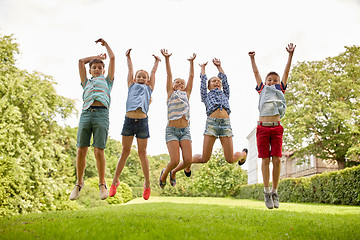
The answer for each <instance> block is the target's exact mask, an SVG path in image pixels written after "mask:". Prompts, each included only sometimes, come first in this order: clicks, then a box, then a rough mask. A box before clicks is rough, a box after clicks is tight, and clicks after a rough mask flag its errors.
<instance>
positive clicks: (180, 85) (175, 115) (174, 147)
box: [159, 49, 196, 188]
mask: <svg viewBox="0 0 360 240" xmlns="http://www.w3.org/2000/svg"><path fill="white" fill-rule="evenodd" d="M161 53H162V55H163V56H164V57H165V63H166V73H167V82H166V89H167V99H168V100H167V105H168V124H167V126H166V131H165V138H166V145H167V148H168V151H169V155H170V162H169V163H168V164H167V166H166V168H164V169H163V170H162V171H161V174H160V178H159V185H160V187H161V188H164V187H165V185H166V178H167V175H170V185H171V186H173V187H174V186H175V184H176V179H175V174H176V172H178V171H180V170H182V169H184V168H186V167H189V166H190V165H191V161H192V148H191V135H190V126H189V121H190V105H189V98H190V94H191V91H192V86H193V80H194V59H195V58H196V54H195V53H194V54H193V55H192V56H191V57H190V58H189V59H188V61H189V62H190V72H189V78H188V82H187V84H186V85H185V80H184V79H181V78H176V79H175V80H174V81H173V79H172V74H171V68H170V60H169V58H170V56H171V55H172V54H169V53H168V51H167V50H166V49H162V50H161ZM180 149H181V150H182V156H183V161H182V162H181V163H180V164H179V162H180Z"/></svg>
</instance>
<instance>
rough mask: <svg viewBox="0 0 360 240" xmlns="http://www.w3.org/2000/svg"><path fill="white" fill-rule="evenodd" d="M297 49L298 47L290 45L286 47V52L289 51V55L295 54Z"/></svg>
mask: <svg viewBox="0 0 360 240" xmlns="http://www.w3.org/2000/svg"><path fill="white" fill-rule="evenodd" d="M295 47H296V45H294V44H292V43H289V44H288V46H287V47H286V51H288V53H294V51H295Z"/></svg>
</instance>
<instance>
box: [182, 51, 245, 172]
mask: <svg viewBox="0 0 360 240" xmlns="http://www.w3.org/2000/svg"><path fill="white" fill-rule="evenodd" d="M213 63H214V65H215V66H216V67H217V69H218V71H219V74H218V76H217V77H216V76H215V77H212V78H210V79H209V80H208V81H207V76H206V74H205V66H206V65H207V62H206V63H203V64H200V67H201V75H200V78H201V85H200V92H201V101H202V102H203V103H204V104H205V107H206V115H207V120H206V126H205V132H204V143H203V153H202V154H195V155H194V156H193V158H192V163H206V162H208V161H209V159H210V157H211V154H212V149H213V146H214V143H215V140H216V139H217V138H220V142H221V145H222V148H223V151H224V156H225V159H226V161H227V162H228V163H234V162H238V163H239V165H242V164H244V162H245V161H246V156H247V149H246V148H244V149H243V151H242V152H235V153H234V152H233V141H232V137H233V133H232V129H231V124H230V118H229V115H230V112H231V111H230V105H229V96H230V88H229V85H228V82H227V77H226V75H225V73H224V70H223V69H222V67H221V62H220V59H217V58H214V59H213ZM206 82H207V84H206ZM206 85H207V86H206ZM207 89H209V92H208V91H207ZM185 173H187V174H186V175H187V176H190V173H191V171H190V167H188V168H186V169H185Z"/></svg>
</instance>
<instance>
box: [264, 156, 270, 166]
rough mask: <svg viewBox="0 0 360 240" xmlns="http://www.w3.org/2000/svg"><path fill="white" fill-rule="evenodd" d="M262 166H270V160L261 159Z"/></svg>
mask: <svg viewBox="0 0 360 240" xmlns="http://www.w3.org/2000/svg"><path fill="white" fill-rule="evenodd" d="M262 164H264V165H270V158H263V159H262Z"/></svg>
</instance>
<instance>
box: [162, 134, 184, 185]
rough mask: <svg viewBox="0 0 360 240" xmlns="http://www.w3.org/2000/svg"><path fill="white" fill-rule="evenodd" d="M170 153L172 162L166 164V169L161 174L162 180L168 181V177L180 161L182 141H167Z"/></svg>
mask: <svg viewBox="0 0 360 240" xmlns="http://www.w3.org/2000/svg"><path fill="white" fill-rule="evenodd" d="M166 146H167V148H168V151H169V155H170V162H169V163H168V164H167V165H166V168H165V171H164V172H163V174H162V176H161V181H162V182H166V178H167V176H168V174H169V172H171V170H173V169H174V168H175V167H176V166H177V165H178V164H179V162H180V143H179V142H178V141H170V142H167V143H166Z"/></svg>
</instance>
